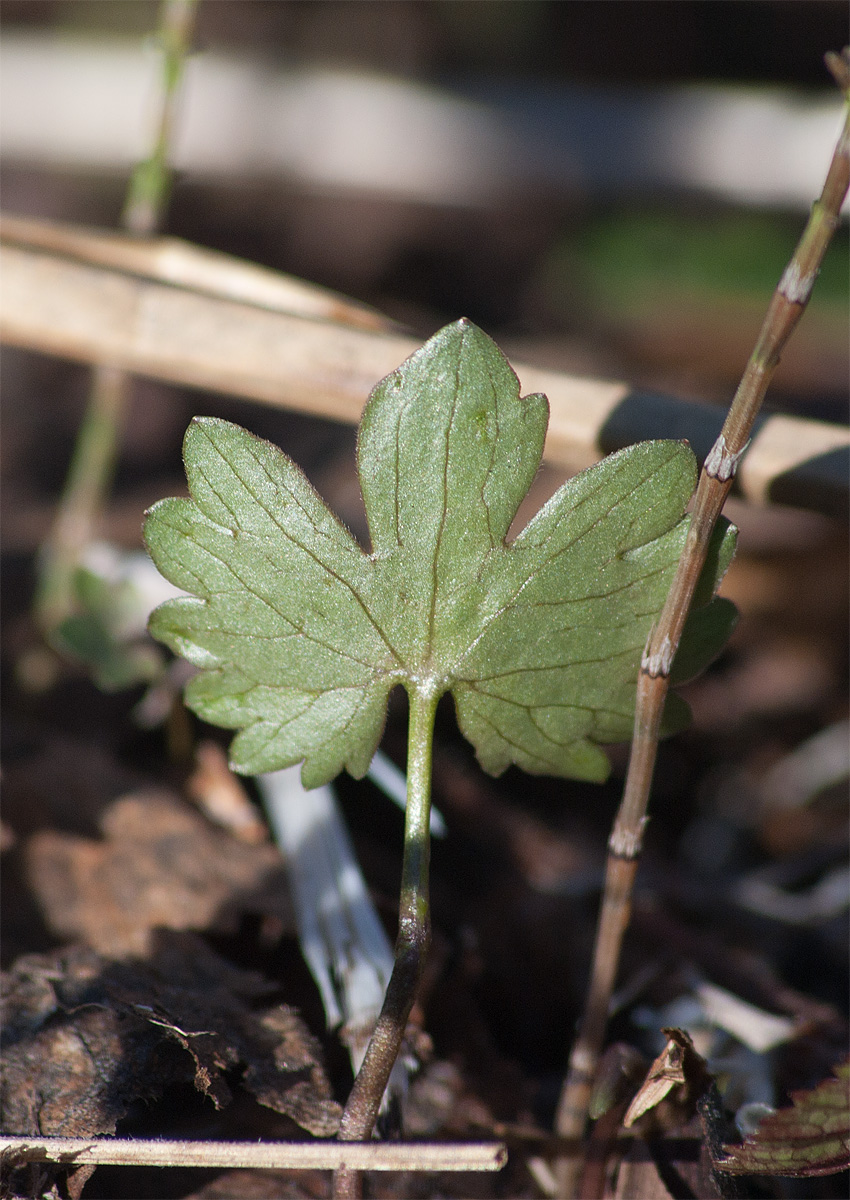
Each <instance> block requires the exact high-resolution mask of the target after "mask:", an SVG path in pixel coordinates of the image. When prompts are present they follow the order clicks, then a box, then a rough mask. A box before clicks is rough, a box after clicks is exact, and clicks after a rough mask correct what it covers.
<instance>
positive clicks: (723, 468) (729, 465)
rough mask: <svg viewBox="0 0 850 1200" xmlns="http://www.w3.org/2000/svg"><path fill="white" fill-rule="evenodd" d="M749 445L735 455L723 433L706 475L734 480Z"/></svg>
mask: <svg viewBox="0 0 850 1200" xmlns="http://www.w3.org/2000/svg"><path fill="white" fill-rule="evenodd" d="M788 274H789V271H786V272H785V275H783V277H782V279H783V282H784V281H785V276H786V275H788ZM798 275H799V272H798ZM812 283H814V279H812V280H811V283H810V284H809V291H811V284H812ZM779 290H780V291H782V284H780V285H779ZM783 295H787V293H784V292H783ZM807 295H808V293H807ZM788 299H789V300H790V299H791V297H790V296H788ZM796 303H798V304H802V303H803V301H802V300H797V301H796ZM749 444H750V439H749V438H748V439H747V441H746V442H745V443H744V445H743V446H742V447H741V449H740V450H738V451H737V453H735V454H733V453H732V452H731V451H730V450H729V447H728V446H727V445H726V438H725V437H724V436H723V434H722V433H721V435H720V437H719V438H718V439H717V441H716V442H715V443H714V445H713V446H712V447H711V450H709V452H708V457H707V458H706V460H705V464H704V470H705V473H706V475H709V476H710V477H711V478H712V479H716V480H717V481H718V482H719V483H726V482H727V481H728V480H730V479H732V478H734V476H735V474H736V472H737V470H738V462H739V460H740V458H741V455H742V454H743V453H744V452H745V450H746V449H747V446H749Z"/></svg>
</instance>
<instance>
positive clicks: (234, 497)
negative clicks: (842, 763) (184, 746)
mask: <svg viewBox="0 0 850 1200" xmlns="http://www.w3.org/2000/svg"><path fill="white" fill-rule="evenodd" d="M547 419H548V406H547V403H546V399H545V397H543V396H539V395H533V396H527V397H525V398H520V395H519V384H518V381H517V378H516V376H515V375H514V373H513V371H512V370H511V369H510V366H509V365H508V363H507V361H506V360H505V358H504V357H503V355H502V354H501V352H500V351H499V349H498V348H497V346H496V345H495V344H494V343H493V342H492V341H491V340H490V339H489V338H488V337H487V336H486V335H485V334H483V333H482V332H481V331H480V330H479V329H477V328H476V327H475V326H474V325H471V324H470V323H469V322H467V321H460V322H458V323H456V324H454V325H450V326H448V327H447V328H446V329H443V330H442V331H441V332H440V333H438V334H436V335H435V336H434V337H433V338H432V339H431V340H430V341H429V342H428V343H427V344H426V345H425V346H424V347H423V348H422V349H421V350H419V351H418V352H417V353H416V354H414V355H413V356H412V357H411V358H409V359H408V360H407V362H405V363H404V364H403V365H402V366H401V367H399V369H398V370H396V371H394V372H393V373H392V374H391V375H389V376H388V377H387V378H386V379H385V380H383V381H382V382H381V383H380V384H378V386H377V387H376V388H375V390H374V392H373V393H372V397H371V399H370V401H369V403H368V405H367V407H366V409H365V412H364V414H363V420H362V423H361V426H360V435H359V445H358V460H359V472H360V481H361V487H362V491H363V498H364V501H365V505H366V511H367V516H368V519H369V529H370V533H371V537H372V553H371V554H366V553H365V552H364V551H363V550H361V548H360V547H359V546H358V545H357V543H356V542H355V541H354V539H353V538H352V537H351V535H350V534H349V533H348V531H347V530H346V529H344V528H343V526H342V525H341V524H340V523H339V522H338V521H337V519H336V518H335V517H334V516H333V515H332V514H331V513H330V512H329V511H328V509H327V507H326V506H325V504H324V503H323V502H322V500H321V499H320V498H319V497H318V496H317V495H316V493H315V492H314V491H313V489H312V488H311V486H310V484H309V483H308V482H307V480H306V479H305V478H304V476H303V474H302V473H301V471H300V470H299V469H298V467H296V466H295V464H294V463H292V462H291V461H290V460H289V459H288V458H287V457H286V456H285V455H284V454H283V453H281V451H280V450H278V449H277V448H276V447H275V446H272V445H270V444H269V443H268V442H264V441H261V440H260V439H259V438H256V437H253V436H252V435H251V434H249V433H247V432H246V431H245V430H243V429H240V428H239V427H238V426H235V425H231V424H229V423H227V422H224V421H219V420H212V419H209V418H202V419H197V420H195V421H194V422H193V423H192V425H191V426H190V428H189V430H188V432H187V435H186V442H185V448H184V457H185V462H186V472H187V476H188V481H189V490H190V493H191V499H189V500H164V501H161V502H160V503H159V504H157V505H155V506H154V508H153V509H152V510H151V512H150V514H149V516H148V520H147V525H146V538H147V542H148V546H149V548H150V552H151V554H152V556H153V558H154V561H155V562H156V564H157V566H158V567H159V569H160V571H162V573H163V574H164V575H165V576H166V577H167V578H168V579H169V580H171V582H172V583H174V584H176V585H177V586H178V587H180V588H183V589H184V590H186V591H188V592H190V593H191V594H192V595H191V596H190V597H189V598H182V599H178V600H172V601H169V602H168V603H166V604H165V605H162V606H161V607H160V608H158V609H157V610H156V612H155V613H154V614H153V616H152V618H151V623H150V629H151V632H152V633H153V635H154V636H155V637H157V638H159V639H160V640H161V641H163V642H165V643H167V644H168V645H169V646H171V648H172V649H173V650H175V651H176V652H177V653H179V654H182V655H183V656H184V657H186V658H187V659H188V660H189V661H190V662H192V663H194V664H195V665H196V666H197V667H199V668H201V674H200V675H199V676H198V677H197V678H196V679H194V680H193V681H192V682H191V683H190V685H189V687H188V689H187V696H186V698H187V703H188V704H189V705H190V707H191V708H193V709H194V710H195V711H196V712H197V713H198V714H199V715H200V716H202V717H204V718H205V719H207V720H209V721H212V722H213V723H214V724H218V725H223V726H225V727H229V728H237V729H240V730H241V731H242V732H241V733H240V734H239V735H238V736H237V738H236V739H235V741H234V743H233V746H232V749H231V757H232V761H233V765H234V767H235V769H236V770H239V771H242V772H245V773H257V772H260V771H269V770H275V769H277V768H280V767H283V766H288V765H291V764H293V763H296V762H299V761H302V760H303V762H304V766H303V771H302V775H303V779H304V783H305V784H306V785H307V786H316V785H318V784H319V783H322V782H325V781H326V780H329V779H331V778H333V777H334V776H335V775H336V774H337V773H338V772H339V771H340V770H341V769H342V768H343V767H346V768H347V769H348V770H349V771H350V772H351V773H352V774H353V775H355V776H361V775H363V774H364V773H365V771H366V769H367V767H368V765H369V762H370V761H371V758H372V755H373V753H374V751H375V748H376V746H377V743H378V741H379V739H380V736H381V732H382V728H383V723H384V717H385V709H386V700H387V695H388V693H389V691H390V690H391V688H393V687H394V686H395V685H397V684H402V685H404V686H405V687H406V688H407V689H408V691H410V692H416V691H418V692H420V693H422V694H431V695H433V694H435V693H436V694H442V693H444V692H449V691H451V692H452V693H453V695H454V699H455V704H456V708H457V714H458V720H459V723H460V726H461V729H462V730H463V732H464V733H465V735H466V736H467V737H468V738H469V740H470V741H471V742H472V743H473V745H474V746H475V749H476V752H477V754H478V758H479V760H480V762H481V764H482V765H483V766H484V768H485V769H486V770H488V771H490V772H492V773H494V774H495V773H498V772H500V771H502V770H504V769H505V767H507V766H508V765H509V764H510V763H517V764H518V765H519V766H521V767H523V768H524V769H525V770H527V771H532V772H538V773H549V774H556V775H570V776H574V777H577V778H581V779H593V780H601V779H604V778H605V777H606V775H607V774H608V770H609V763H608V759H607V757H606V756H605V754H604V753H603V752H602V751H601V750H600V749H599V743H601V742H611V741H621V740H625V739H628V738H629V737H630V735H631V726H632V720H633V709H634V694H635V682H636V678H637V672H638V667H639V663H640V658H641V653H642V650H643V647H644V644H645V642H646V637H647V634H648V632H649V628H650V626H651V624H652V622H653V620H654V619H655V616H656V614H657V613H658V611H659V609H660V608H661V605H662V603H663V600H664V597H665V595H666V593H667V590H668V588H669V585H670V581H671V578H672V574H673V570H674V567H675V564H676V561H677V559H678V557H679V553H680V551H681V548H682V544H683V542H684V538H685V534H686V530H687V518H685V517H683V512H684V508H685V505H686V504H687V502H688V500H689V498H690V495H691V493H692V491H693V487H694V482H695V477H696V466H695V462H694V458H693V455H692V454H691V452H690V450H689V449H688V448H687V446H685V445H683V444H681V443H679V442H672V441H671V442H646V443H642V444H640V445H637V446H633V447H630V448H629V449H627V450H623V451H621V452H620V453H618V454H614V455H611V456H610V457H609V458H607V459H606V460H605V461H604V462H602V463H599V464H597V465H596V466H595V467H592V468H591V469H590V470H588V471H585V472H583V473H582V474H581V475H578V476H576V477H575V478H574V479H571V480H569V481H568V482H567V483H566V484H565V485H564V486H563V487H562V488H561V489H560V491H559V492H557V493H556V495H555V496H553V497H552V499H551V500H550V501H549V503H548V504H547V505H546V506H545V507H544V508H543V509H542V510H541V511H540V512H539V513H538V514H537V515H536V516H535V517H534V519H533V520H532V521H531V522H530V523H529V524H528V525H527V526H526V528H525V529H524V530H523V531H522V532H521V533H520V534H519V536H518V537H517V538H515V539H514V541H512V542H510V543H507V542H506V540H505V539H506V536H507V532H508V529H509V527H510V524H511V521H512V520H513V518H514V515H515V514H516V511H517V508H518V506H519V504H520V501H521V500H522V499H523V497H524V496H525V494H526V492H527V490H528V488H529V486H530V484H531V481H532V479H533V478H534V475H535V472H536V471H537V468H538V466H539V463H540V458H541V454H542V450H543V440H544V437H545V433H546V425H547ZM732 540H733V534H732V533H730V532H728V527H727V528H726V530H724V532H723V533H722V534H721V535H719V540H718V543H717V548H716V553H715V555H714V557H713V562H712V568H711V578H710V579H708V580H707V582H706V584H705V585H703V587H702V596H701V599H702V600H703V602H704V603H705V602H709V603H708V607H707V608H706V609H704V610H703V611H704V612H705V613H706V614H707V616H706V619H705V620H703V622H702V626H701V630H700V639H699V645H695V646H694V648H693V650H692V651H691V652H690V659H689V663H688V668H689V670H691V669H695V667H696V666H698V665H699V664H701V663H704V662H705V661H708V660H709V659H710V658H711V657H712V656H713V655H714V654H715V653H716V652H717V650H718V649H719V647H720V645H721V644H722V640H723V639H724V638H725V636H726V633H727V631H728V625H729V621H728V615H727V616H724V615H723V614H724V613H727V609H725V608H723V607H722V606H721V608H718V607H717V602H716V601H711V596H712V594H713V592H714V589H715V586H716V582H717V579H718V578H719V576H720V575H721V574H722V571H723V569H725V563H726V562H728V557H729V555H730V554H731V549H732ZM672 699H673V701H674V705H673V707H674V708H675V707H676V706H675V699H676V698H672ZM682 708H683V706H682V705H681V702H679V706H678V711H677V712H675V713H673V715H672V718H671V720H672V723H673V725H678V724H681V720H682Z"/></svg>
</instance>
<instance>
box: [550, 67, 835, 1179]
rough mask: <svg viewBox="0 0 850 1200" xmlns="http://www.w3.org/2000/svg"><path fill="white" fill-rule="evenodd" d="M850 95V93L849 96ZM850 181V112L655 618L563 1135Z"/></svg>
mask: <svg viewBox="0 0 850 1200" xmlns="http://www.w3.org/2000/svg"><path fill="white" fill-rule="evenodd" d="M827 61H828V65H829V67H830V69H831V70H832V72H833V74H834V75H835V77H836V80H837V82H838V83H839V86H841V87H842V89H843V90H844V92H845V96H848V91H850V51H848V50H845V51H844V53H843V56H841V57H839V56H838V55H831V56H829V57H828V60H827ZM848 99H850V96H848ZM848 183H850V112H848V115H847V117H846V119H845V122H844V127H843V129H842V132H841V135H840V137H839V139H838V144H837V146H836V149H835V153H834V155H833V158H832V162H831V164H830V167H829V171H828V173H827V178H826V183H825V184H824V188H823V191H822V193H821V196H820V199H819V200H817V201H816V202H815V204H814V205H813V207H812V211H811V215H810V217H809V220H808V223H807V224H806V227H805V229H804V231H803V234H802V237H801V238H800V241H799V242H798V244H797V247H796V249H795V251H794V254H793V255H792V257H791V260H790V262H789V263H788V266H787V267H786V269H785V272H784V274H783V275H782V278H781V279H780V281H779V284H778V285H777V287H776V290H775V291H774V293H773V297H772V299H771V302H770V305H769V307H768V310H767V314H766V316H765V318H764V322H763V324H762V327H761V331H760V333H759V336H758V339H757V341H756V345H755V348H754V349H753V352H752V354H751V356H750V359H749V362H748V363H747V366H746V368H745V370H744V374H743V377H742V379H741V382H740V384H739V386H738V390H737V392H736V393H735V397H734V399H733V401H732V404H731V406H730V409H729V414H728V416H727V418H726V421H725V422H724V425H723V429H722V432H721V434H720V436H719V437H718V439H717V441H716V443H715V445H714V447H713V449H712V451H711V453H710V454H709V456H708V458H707V459H706V461H705V465H704V467H703V470H702V474H701V476H700V480H699V484H698V486H697V491H696V495H695V498H694V503H693V513H692V518H691V526H690V529H689V531H688V537H687V541H686V544H685V547H684V550H683V552H682V557H681V559H680V561H679V565H678V568H677V571H676V575H675V577H674V580H673V583H672V585H671V587H670V591H669V594H668V596H667V600H666V603H665V605H664V608H663V609H662V612H661V615H660V616H659V618H658V621H657V622H656V623H655V626H654V628H653V629H652V631H651V632H650V635H649V639H648V641H647V645H646V649H645V650H644V655H643V660H642V662H641V668H640V674H639V676H638V687H637V705H636V709H635V725H634V735H633V740H632V749H631V758H630V761H629V770H628V774H627V777H626V784H625V789H624V792H623V799H622V803H621V806H620V810H619V812H618V814H617V818H616V820H615V822H614V827H613V830H612V832H611V837H610V839H609V842H608V862H607V867H606V873H605V885H604V891H603V897H602V909H601V912H600V916H599V924H598V927H597V934H596V943H595V950H594V959H593V966H592V970H591V979H590V985H589V987H588V991H587V996H586V1000H585V1009H584V1014H583V1017H582V1020H581V1024H580V1027H579V1032H578V1036H577V1037H576V1040H575V1042H574V1043H573V1047H572V1050H571V1052H570V1059H569V1067H568V1071H567V1077H566V1081H565V1084H564V1088H563V1091H562V1093H561V1099H560V1103H559V1106H558V1112H557V1117H556V1130H557V1132H558V1134H559V1135H560V1136H562V1137H565V1138H581V1137H582V1136H583V1134H584V1130H585V1125H586V1123H587V1112H588V1104H589V1101H590V1094H591V1088H592V1084H593V1078H594V1075H595V1072H596V1067H597V1064H598V1061H599V1056H600V1053H601V1051H602V1046H603V1042H604V1038H605V1028H606V1024H607V1018H608V1009H609V1005H610V1001H611V995H612V993H613V989H614V983H615V979H616V974H617V968H618V964H619V959H620V948H621V946H622V941H623V936H624V934H625V931H626V927H627V925H628V922H629V915H630V908H631V896H632V889H633V886H634V880H635V875H636V873H637V867H638V861H639V858H640V853H641V846H642V842H643V832H644V827H645V825H646V822H647V816H646V811H647V806H648V802H649V792H650V787H651V785H652V776H653V771H654V768H655V758H656V753H657V749H658V736H659V729H660V725H661V716H662V712H663V708H664V701H665V699H666V697H667V691H668V687H669V678H670V668H671V665H672V663H673V659H674V657H675V654H676V650H677V648H678V645H679V640H680V638H681V635H682V630H683V628H684V624H685V619H686V617H687V615H688V610H689V608H690V604H691V599H692V597H693V594H694V589H695V587H696V584H697V580H698V579H699V576H700V573H701V571H702V568H703V566H704V565H705V560H706V555H707V551H708V543H709V539H710V537H711V533H712V531H713V529H714V526H715V524H716V522H717V519H718V517H719V516H720V512H721V510H722V508H723V504H724V502H725V500H726V497H727V496H728V495H729V492H730V490H731V488H732V484H733V481H734V478H735V474H736V472H737V470H738V464H739V462H740V460H741V457H742V455H743V454H744V452H745V451H746V449H747V446H748V444H749V439H750V434H751V431H752V428H753V422H754V420H755V418H756V415H757V413H758V411H759V408H760V407H761V404H762V401H763V399H764V396H765V393H766V391H767V388H768V385H769V383H770V380H771V378H772V376H773V373H774V371H775V369H776V367H777V365H778V364H779V359H780V356H781V354H782V351H783V350H784V348H785V346H786V344H787V342H788V339H789V338H790V336H791V334H792V332H793V330H794V328H795V327H796V325H797V322H798V321H799V320H800V317H801V316H802V314H803V311H804V309H805V307H806V304H807V302H808V299H809V296H810V295H811V292H812V288H813V286H814V283H815V280H816V278H817V275H818V271H819V270H820V265H821V262H822V261H823V256H824V254H825V253H826V248H827V246H828V245H829V241H830V238H831V236H832V234H833V232H834V231H835V229H836V228H837V226H838V222H839V214H840V211H841V206H842V204H843V203H844V199H845V197H846V195H847V190H848ZM581 1171H582V1161H581V1157H580V1156H576V1157H573V1158H566V1157H565V1158H562V1159H561V1160H560V1161H559V1162H558V1164H557V1172H556V1173H557V1177H558V1184H559V1195H561V1196H562V1197H565V1198H570V1197H573V1196H575V1194H576V1187H577V1186H578V1181H579V1179H580V1176H581Z"/></svg>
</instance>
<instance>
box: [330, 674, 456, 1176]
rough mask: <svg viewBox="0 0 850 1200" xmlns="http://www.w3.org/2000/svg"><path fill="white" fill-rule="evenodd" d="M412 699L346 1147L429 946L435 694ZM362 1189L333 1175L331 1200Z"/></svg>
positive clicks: (397, 1034) (357, 1129) (372, 1108)
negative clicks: (377, 988) (389, 932)
mask: <svg viewBox="0 0 850 1200" xmlns="http://www.w3.org/2000/svg"><path fill="white" fill-rule="evenodd" d="M409 696H410V718H409V727H408V750H407V809H406V813H405V821H404V858H403V860H402V867H401V896H400V902H399V922H398V937H397V938H396V944H395V964H394V966H393V972H392V975H391V976H390V982H389V985H388V986H387V994H386V996H385V997H384V1004H383V1007H382V1009H381V1015H380V1016H379V1017H378V1020H377V1023H376V1025H375V1032H374V1033H373V1034H372V1037H371V1040H370V1042H369V1046H368V1049H367V1050H366V1056H365V1058H364V1059H363V1065H362V1066H361V1068H360V1070H359V1071H358V1073H357V1078H356V1079H355V1081H354V1086H353V1087H352V1089H351V1095H350V1096H349V1097H348V1103H347V1104H346V1106H345V1112H344V1113H343V1116H342V1122H341V1124H340V1127H339V1134H338V1135H337V1136H338V1137H339V1139H340V1140H341V1141H345V1142H357V1141H363V1140H365V1139H367V1138H369V1137H371V1135H372V1130H373V1129H374V1127H375V1121H376V1120H377V1118H378V1111H379V1109H380V1107H381V1100H382V1099H383V1095H384V1091H385V1090H386V1086H387V1082H388V1080H389V1077H390V1072H391V1071H392V1069H393V1064H394V1063H395V1061H396V1058H397V1057H398V1052H399V1050H400V1049H401V1043H402V1039H403V1037H404V1031H405V1029H406V1027H407V1021H408V1018H409V1016H410V1010H411V1009H412V1008H413V1003H414V1001H415V999H416V992H417V989H418V987H419V981H420V980H421V978H422V972H423V970H424V967H425V960H426V958H427V955H428V949H429V947H430V944H431V906H430V895H429V881H428V876H429V864H430V857H431V853H430V851H431V835H430V827H429V821H430V815H431V764H432V758H433V742H434V717H435V715H436V711H437V702H438V700H439V693H438V692H437V690H436V689H431V688H425V689H418V688H413V687H412V688H411V689H410V692H409ZM360 1188H361V1180H360V1175H359V1172H356V1171H347V1170H342V1171H338V1172H337V1173H336V1175H335V1177H334V1196H335V1197H336V1200H353V1198H356V1197H358V1196H360V1194H361V1191H360Z"/></svg>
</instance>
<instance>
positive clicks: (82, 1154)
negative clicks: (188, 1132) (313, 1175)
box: [0, 1137, 507, 1171]
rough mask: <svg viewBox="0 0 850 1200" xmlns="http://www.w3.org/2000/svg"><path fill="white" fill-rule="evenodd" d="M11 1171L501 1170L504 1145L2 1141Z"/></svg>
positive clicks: (0, 1145) (2, 1152) (1, 1153)
mask: <svg viewBox="0 0 850 1200" xmlns="http://www.w3.org/2000/svg"><path fill="white" fill-rule="evenodd" d="M0 1156H2V1157H3V1159H4V1166H6V1167H7V1168H9V1169H11V1168H12V1167H14V1166H19V1165H22V1164H23V1163H27V1162H54V1163H65V1164H72V1165H73V1166H82V1165H90V1164H94V1165H110V1166H120V1167H142V1166H145V1167H174V1166H180V1167H207V1168H211V1167H226V1168H228V1169H230V1170H234V1169H236V1168H254V1169H255V1170H256V1169H268V1170H278V1171H304V1170H318V1171H332V1170H334V1169H336V1168H338V1167H339V1166H340V1165H341V1164H347V1165H350V1166H351V1167H356V1168H358V1169H360V1170H365V1171H500V1170H501V1169H502V1167H503V1166H504V1165H505V1161H506V1159H507V1151H506V1150H505V1147H504V1146H503V1145H502V1144H501V1143H500V1142H470V1143H465V1144H461V1143H432V1144H430V1145H429V1144H426V1143H414V1144H405V1145H402V1144H400V1143H398V1142H394V1143H388V1144H382V1143H380V1142H367V1143H365V1144H363V1143H358V1144H356V1145H346V1144H344V1143H343V1142H325V1141H315V1142H205V1141H161V1140H159V1139H153V1140H149V1139H147V1138H132V1139H127V1138H64V1137H0Z"/></svg>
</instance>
